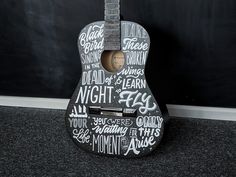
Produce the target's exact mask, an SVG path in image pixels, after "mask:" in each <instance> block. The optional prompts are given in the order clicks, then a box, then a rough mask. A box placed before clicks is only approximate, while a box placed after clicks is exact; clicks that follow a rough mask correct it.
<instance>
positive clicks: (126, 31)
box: [65, 0, 164, 157]
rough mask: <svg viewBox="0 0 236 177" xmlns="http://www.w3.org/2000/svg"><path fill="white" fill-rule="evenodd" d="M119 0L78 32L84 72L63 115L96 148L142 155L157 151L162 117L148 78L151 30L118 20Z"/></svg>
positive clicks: (74, 134)
mask: <svg viewBox="0 0 236 177" xmlns="http://www.w3.org/2000/svg"><path fill="white" fill-rule="evenodd" d="M119 3H120V2H119V0H105V20H104V21H98V22H94V23H91V24H89V25H87V26H86V27H84V28H83V29H82V31H81V33H80V34H79V37H78V48H79V53H80V58H81V63H82V76H81V78H80V81H79V84H78V86H77V88H76V90H75V92H74V94H73V96H72V98H71V99H70V102H69V105H68V107H67V111H66V116H65V121H66V127H67V130H68V132H69V134H70V137H71V138H72V139H73V140H74V142H75V143H76V144H77V145H78V146H79V147H80V148H82V149H84V150H86V151H89V152H93V153H96V154H102V155H109V156H120V157H138V156H143V155H146V154H148V153H150V152H151V151H153V150H154V149H155V148H156V146H157V145H158V144H159V143H160V140H161V138H162V135H163V127H164V121H163V116H162V114H161V111H160V109H159V106H158V104H157V102H156V100H155V98H154V97H153V95H152V93H151V91H150V89H149V87H148V84H147V81H146V79H145V73H144V69H145V63H146V60H147V56H148V51H149V47H150V38H149V35H148V33H147V31H146V30H145V29H144V28H143V27H142V26H140V25H139V24H137V23H134V22H129V21H120V4H119Z"/></svg>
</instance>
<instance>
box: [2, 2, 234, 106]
mask: <svg viewBox="0 0 236 177" xmlns="http://www.w3.org/2000/svg"><path fill="white" fill-rule="evenodd" d="M121 13H122V16H123V17H124V20H129V21H135V22H138V23H139V24H141V25H142V26H144V27H145V28H146V29H147V31H148V32H149V34H150V37H151V50H150V55H149V60H148V63H147V67H146V75H147V80H148V82H149V85H150V87H151V88H152V90H153V92H154V95H156V96H157V97H158V99H160V100H161V101H164V102H165V103H171V104H185V105H201V106H221V107H236V1H235V0H146V1H143V0H121ZM99 20H103V0H90V1H89V0H55V1H54V0H49V1H40V0H37V1H32V0H1V5H0V22H1V23H0V59H1V60H0V94H1V95H16V96H36V97H57V98H69V97H70V96H71V95H72V93H73V91H74V89H75V87H76V85H77V82H78V81H79V78H80V74H81V71H80V70H81V68H80V67H81V65H80V60H79V53H78V50H77V44H76V43H77V36H78V34H79V32H80V30H81V29H82V28H83V27H84V26H85V25H86V24H88V23H90V22H93V21H99Z"/></svg>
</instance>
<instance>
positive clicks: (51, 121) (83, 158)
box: [0, 107, 236, 177]
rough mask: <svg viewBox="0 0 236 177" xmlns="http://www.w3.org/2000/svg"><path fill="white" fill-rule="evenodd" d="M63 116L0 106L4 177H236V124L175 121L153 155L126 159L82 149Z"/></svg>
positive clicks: (0, 163)
mask: <svg viewBox="0 0 236 177" xmlns="http://www.w3.org/2000/svg"><path fill="white" fill-rule="evenodd" d="M64 113H65V112H64V111H61V110H46V109H30V108H10V107H0V127H1V128H0V144H1V147H0V148H1V149H0V176H63V177H66V176H81V177H84V176H111V177H115V176H122V177H125V176H129V177H130V176H139V177H143V176H148V177H151V176H157V177H158V176H159V177H165V176H170V177H175V176H176V177H185V176H186V177H193V176H199V177H235V176H236V170H235V166H236V164H235V150H236V143H235V142H236V140H235V131H236V122H227V121H213V120H200V119H198V120H197V119H184V118H172V119H171V120H170V121H169V122H168V124H167V125H166V129H165V134H164V137H163V140H162V142H161V144H160V145H159V148H158V149H157V150H156V151H154V153H152V154H151V155H149V156H147V157H143V158H140V159H129V160H126V159H118V158H111V157H101V156H97V155H93V154H88V153H86V152H84V151H82V150H80V149H78V148H77V147H76V146H75V145H74V144H73V142H72V140H71V139H70V138H69V136H68V134H67V132H66V128H65V126H64Z"/></svg>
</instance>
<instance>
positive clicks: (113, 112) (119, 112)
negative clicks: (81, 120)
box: [89, 106, 137, 117]
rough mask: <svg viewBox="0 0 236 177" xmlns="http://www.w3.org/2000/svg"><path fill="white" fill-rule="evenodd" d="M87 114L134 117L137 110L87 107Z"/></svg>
mask: <svg viewBox="0 0 236 177" xmlns="http://www.w3.org/2000/svg"><path fill="white" fill-rule="evenodd" d="M89 114H96V115H105V116H118V117H136V116H137V110H136V109H130V108H114V107H101V106H89Z"/></svg>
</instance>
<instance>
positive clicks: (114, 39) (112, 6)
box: [104, 0, 121, 50]
mask: <svg viewBox="0 0 236 177" xmlns="http://www.w3.org/2000/svg"><path fill="white" fill-rule="evenodd" d="M120 31H121V29H120V0H105V26H104V49H105V50H120V48H121V44H120V34H121V32H120Z"/></svg>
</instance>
